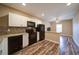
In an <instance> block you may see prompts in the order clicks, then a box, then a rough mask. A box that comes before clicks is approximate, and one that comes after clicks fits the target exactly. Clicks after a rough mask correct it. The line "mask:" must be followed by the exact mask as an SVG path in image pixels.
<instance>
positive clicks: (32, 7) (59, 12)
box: [4, 3, 79, 21]
mask: <svg viewBox="0 0 79 59" xmlns="http://www.w3.org/2000/svg"><path fill="white" fill-rule="evenodd" d="M4 5H7V6H9V7H12V8H15V9H18V10H21V11H23V12H26V13H29V14H31V15H34V16H36V17H39V18H42V19H43V20H45V21H54V20H55V19H56V17H58V18H59V19H62V20H63V19H71V18H72V17H73V15H74V14H75V13H76V12H77V10H78V6H79V4H78V3H73V4H71V5H70V6H67V5H66V3H27V4H26V6H23V5H22V3H9V4H8V3H6V4H4ZM42 13H44V16H42V15H41V14H42Z"/></svg>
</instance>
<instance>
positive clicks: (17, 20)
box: [9, 13, 28, 27]
mask: <svg viewBox="0 0 79 59" xmlns="http://www.w3.org/2000/svg"><path fill="white" fill-rule="evenodd" d="M27 19H28V18H27V17H24V16H21V15H17V14H13V13H9V26H16V27H26V26H27Z"/></svg>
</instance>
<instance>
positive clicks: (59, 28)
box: [56, 24, 62, 33]
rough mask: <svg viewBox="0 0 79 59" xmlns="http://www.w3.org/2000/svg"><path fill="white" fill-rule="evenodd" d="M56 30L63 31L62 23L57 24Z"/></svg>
mask: <svg viewBox="0 0 79 59" xmlns="http://www.w3.org/2000/svg"><path fill="white" fill-rule="evenodd" d="M56 32H58V33H60V32H62V24H56Z"/></svg>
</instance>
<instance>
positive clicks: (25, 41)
mask: <svg viewBox="0 0 79 59" xmlns="http://www.w3.org/2000/svg"><path fill="white" fill-rule="evenodd" d="M28 44H29V43H28V34H27V33H26V34H23V48H24V47H26V46H28Z"/></svg>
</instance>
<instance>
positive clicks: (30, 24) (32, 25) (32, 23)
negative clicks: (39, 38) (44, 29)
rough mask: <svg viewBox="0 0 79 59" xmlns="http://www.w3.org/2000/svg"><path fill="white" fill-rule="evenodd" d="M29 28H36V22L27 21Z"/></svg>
mask: <svg viewBox="0 0 79 59" xmlns="http://www.w3.org/2000/svg"><path fill="white" fill-rule="evenodd" d="M27 27H35V22H31V21H27Z"/></svg>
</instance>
